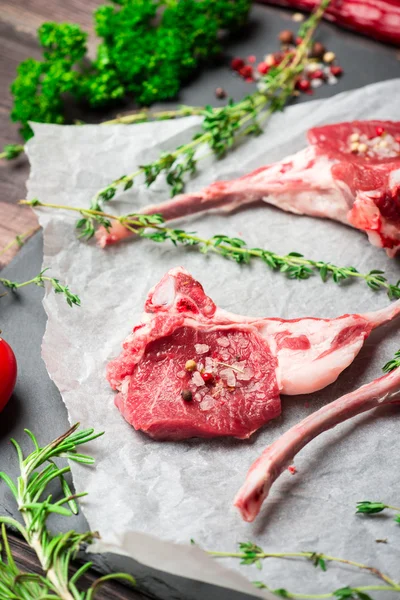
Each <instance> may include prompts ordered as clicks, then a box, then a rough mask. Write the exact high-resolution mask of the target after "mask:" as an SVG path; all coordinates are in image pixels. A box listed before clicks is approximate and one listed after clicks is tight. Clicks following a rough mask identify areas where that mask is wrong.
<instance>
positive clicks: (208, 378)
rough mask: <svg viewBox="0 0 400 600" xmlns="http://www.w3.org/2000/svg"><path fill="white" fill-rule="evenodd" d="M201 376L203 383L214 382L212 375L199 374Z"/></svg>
mask: <svg viewBox="0 0 400 600" xmlns="http://www.w3.org/2000/svg"><path fill="white" fill-rule="evenodd" d="M201 376H202V378H203V381H204V382H205V383H210V382H211V381H213V380H214V376H213V374H212V373H201Z"/></svg>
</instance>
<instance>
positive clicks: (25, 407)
mask: <svg viewBox="0 0 400 600" xmlns="http://www.w3.org/2000/svg"><path fill="white" fill-rule="evenodd" d="M282 29H292V30H293V31H295V30H296V24H295V23H293V21H292V20H291V13H290V12H289V11H285V10H279V9H274V8H269V7H262V6H255V7H254V8H253V10H252V18H251V21H250V24H249V25H248V27H247V28H246V31H243V32H242V33H241V34H240V35H238V36H236V38H235V40H230V41H229V42H228V44H227V46H226V48H227V50H226V56H225V58H224V59H221V61H220V62H219V63H218V64H215V65H213V66H212V67H210V68H208V69H207V70H203V71H202V72H200V73H199V74H198V77H197V78H196V79H195V80H194V81H193V82H192V83H191V84H190V85H189V86H187V87H186V88H185V89H184V90H183V91H182V94H181V97H180V98H179V101H180V102H181V103H185V104H196V105H201V104H206V103H211V104H218V103H219V104H220V105H222V102H218V101H217V100H216V99H215V95H214V90H215V88H217V87H223V88H224V89H225V90H226V92H227V94H228V95H229V96H230V97H233V98H234V99H235V100H238V99H240V98H241V97H243V96H244V95H245V94H247V93H249V92H251V91H252V89H253V86H251V85H249V84H246V83H245V82H244V81H242V80H241V79H240V78H238V77H236V76H235V75H234V74H232V73H231V72H230V71H229V70H228V69H227V63H229V61H230V59H231V58H232V56H241V57H246V56H248V55H250V54H254V55H256V56H257V60H258V61H260V60H262V58H263V56H264V55H265V54H267V53H268V52H273V51H275V50H276V49H277V43H276V36H277V33H278V32H279V31H280V30H282ZM318 37H319V39H320V40H321V41H323V43H324V44H325V45H326V47H327V48H329V49H332V50H334V51H335V52H336V54H337V57H338V62H339V64H341V65H342V66H343V67H344V70H345V75H344V76H343V78H341V79H340V80H339V83H338V84H337V85H335V86H328V85H325V86H323V87H322V88H319V89H318V90H317V93H316V94H315V96H314V97H316V98H324V97H329V96H331V95H333V94H336V93H338V92H340V91H343V90H350V89H354V88H357V87H360V86H363V85H367V84H369V83H374V82H376V81H382V80H385V79H390V78H394V77H399V76H400V62H399V58H398V57H396V49H395V48H392V47H388V46H384V45H383V44H379V43H377V42H374V41H372V40H368V39H366V38H363V37H361V36H358V35H356V34H352V33H348V32H343V31H341V30H339V29H337V28H335V27H334V26H332V25H327V24H323V25H322V26H321V28H320V33H319V36H318ZM309 98H310V97H309V96H302V97H301V98H300V101H301V102H303V101H307V100H308V99H309ZM394 101H395V99H394ZM164 106H165V104H164ZM250 148H251V146H250ZM41 262H42V235H41V234H40V233H39V234H37V235H36V236H35V237H34V238H33V239H32V240H30V241H29V242H28V243H27V244H26V245H25V246H24V248H22V250H21V251H20V253H19V254H18V256H17V257H16V258H15V259H14V261H13V262H12V263H11V265H9V266H8V267H7V268H6V269H4V270H3V272H2V276H3V277H7V278H9V279H13V280H17V281H24V280H27V279H29V278H31V277H32V276H34V275H36V274H37V273H38V272H39V271H40V268H41ZM42 296H43V290H41V289H40V288H38V287H34V286H30V287H29V288H26V289H24V290H21V291H20V292H19V293H18V294H13V293H8V294H7V296H5V297H3V298H1V299H0V324H1V329H2V332H3V334H2V335H3V336H4V338H5V339H6V340H7V341H8V342H9V343H10V344H11V346H12V347H13V349H14V351H15V354H16V356H17V360H18V368H19V374H18V381H17V386H16V389H15V393H14V396H13V398H12V400H11V401H10V403H9V405H8V406H7V407H6V409H5V410H4V412H3V413H2V415H1V419H0V456H1V466H2V469H3V470H4V471H6V472H7V473H9V475H11V477H13V478H15V477H16V476H17V474H18V473H17V469H16V461H15V454H14V451H13V448H12V447H11V445H10V443H9V439H10V437H15V438H16V439H17V440H19V441H23V440H24V433H23V429H24V427H28V428H30V429H32V430H33V431H34V432H35V434H36V435H37V436H38V437H39V440H40V442H41V443H46V442H48V441H49V440H50V439H53V438H54V437H56V436H57V435H59V434H60V433H62V432H64V431H65V430H66V429H67V428H68V419H67V412H66V409H65V406H64V404H63V402H62V400H61V398H60V394H59V392H58V390H57V388H56V387H55V385H54V384H53V383H52V381H51V380H50V378H49V376H48V374H47V372H46V369H45V366H44V363H43V361H42V359H41V356H40V347H41V341H42V337H43V334H44V330H45V326H46V316H45V313H44V310H43V308H42V304H41V299H42ZM74 310H76V309H74ZM60 351H61V352H62V349H60ZM23 447H24V449H26V450H28V448H29V444H28V440H27V439H26V438H25V441H24V443H23ZM0 510H1V512H2V513H3V514H10V515H13V516H18V511H17V509H16V506H15V503H14V502H13V498H12V497H11V495H10V494H9V493H8V492H7V491H6V489H5V486H4V485H2V486H0ZM72 526H73V527H75V528H76V529H81V530H83V529H87V523H86V521H85V519H84V517H83V515H82V514H81V515H78V516H77V517H76V518H74V520H73V521H72V520H70V519H68V520H66V519H60V520H55V522H54V527H55V528H57V529H60V530H64V529H65V528H66V527H68V528H70V527H72ZM94 560H95V563H96V564H97V566H98V567H99V568H101V569H102V570H126V571H130V572H132V573H133V574H134V575H135V576H136V577H137V579H138V582H139V585H140V587H141V589H143V591H144V592H145V593H148V594H150V595H151V596H152V597H154V598H157V599H158V600H183V599H185V600H203V599H204V598H207V600H228V599H229V600H246V599H248V600H250V598H251V597H250V596H247V595H244V594H239V593H235V592H232V591H230V590H229V591H228V590H227V591H224V590H223V589H222V588H218V587H213V586H210V585H207V584H203V583H200V582H194V581H189V580H187V579H184V578H180V577H176V576H172V575H168V574H166V573H163V572H160V571H155V570H151V569H148V568H146V567H143V566H142V565H140V564H139V563H136V562H135V561H132V560H130V559H128V558H126V557H117V556H115V555H105V556H103V557H95V559H94Z"/></svg>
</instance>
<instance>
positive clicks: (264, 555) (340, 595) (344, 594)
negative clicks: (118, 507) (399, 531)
mask: <svg viewBox="0 0 400 600" xmlns="http://www.w3.org/2000/svg"><path fill="white" fill-rule="evenodd" d="M192 543H194V542H193V541H192ZM207 554H209V555H210V556H213V557H215V558H237V559H239V560H240V564H242V565H255V566H256V567H257V568H258V569H261V568H262V561H264V560H266V559H268V558H278V559H293V558H294V559H305V560H308V561H309V562H311V563H312V564H313V565H314V567H316V568H320V569H321V570H322V571H324V572H325V571H327V567H328V564H329V563H337V564H344V565H349V566H351V567H355V568H357V569H360V570H362V571H367V572H369V573H370V574H371V575H374V576H375V577H378V578H379V579H380V580H381V581H383V582H384V583H385V584H386V585H368V586H360V587H358V586H357V587H349V586H346V587H342V588H340V589H338V590H335V591H333V592H331V593H327V594H298V593H291V592H288V591H287V590H286V589H285V588H279V589H271V588H269V587H268V586H267V585H266V584H265V583H263V582H261V581H254V582H253V584H254V585H255V586H256V587H257V588H260V589H268V590H269V591H271V592H272V593H274V594H276V595H277V596H281V597H283V598H305V599H307V598H309V599H310V600H314V599H315V600H318V599H319V598H321V599H323V598H337V599H339V600H345V599H347V600H350V599H354V600H370V596H369V595H368V594H367V592H369V591H374V590H376V591H378V590H379V591H388V592H389V591H390V592H398V593H400V583H397V582H396V581H394V579H392V578H391V577H389V575H387V574H385V573H383V572H382V571H380V570H379V569H377V568H375V567H371V566H370V565H366V564H363V563H359V562H355V561H353V560H348V559H345V558H339V557H336V556H331V555H330V554H324V553H322V552H313V551H311V552H264V550H263V549H262V548H260V546H257V545H256V544H254V543H253V542H240V543H239V552H216V551H212V550H207Z"/></svg>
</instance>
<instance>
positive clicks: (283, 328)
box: [262, 316, 366, 395]
mask: <svg viewBox="0 0 400 600" xmlns="http://www.w3.org/2000/svg"><path fill="white" fill-rule="evenodd" d="M358 323H363V321H362V320H361V319H359V320H357V321H356V320H355V319H354V317H353V316H349V317H347V318H342V319H333V320H329V321H323V320H316V319H301V320H300V321H296V322H290V321H286V322H285V321H272V320H271V321H266V322H265V325H264V327H263V328H262V335H263V337H265V339H266V340H267V342H268V344H269V346H270V348H271V350H272V352H273V354H274V355H275V356H276V357H277V358H278V380H279V383H280V386H281V392H282V394H288V395H296V394H310V393H312V392H315V391H318V390H320V389H322V388H324V387H326V386H327V385H329V384H330V383H333V382H334V381H336V379H337V378H338V376H339V375H340V373H341V372H342V371H343V370H344V369H345V368H346V367H348V366H349V365H350V364H351V363H352V362H353V360H354V357H355V356H356V355H357V354H358V352H359V351H360V349H361V347H362V345H363V342H364V335H363V334H360V335H358V336H356V337H354V339H353V340H352V341H351V342H350V343H345V344H343V346H341V347H340V348H336V349H333V351H331V352H329V354H327V355H326V356H325V357H323V358H319V357H320V356H321V355H322V354H323V353H324V352H328V351H329V350H330V349H331V347H332V342H333V340H334V339H335V338H336V336H337V335H338V334H339V333H340V332H341V331H343V329H345V328H346V327H350V326H352V325H355V324H358ZM364 323H365V324H366V321H364ZM285 332H287V337H289V338H290V337H293V338H296V337H298V336H301V335H304V336H305V337H306V338H307V339H308V341H309V343H310V348H309V349H306V350H304V349H301V350H300V349H291V348H279V343H277V336H279V334H282V335H284V333H285ZM278 339H279V337H278Z"/></svg>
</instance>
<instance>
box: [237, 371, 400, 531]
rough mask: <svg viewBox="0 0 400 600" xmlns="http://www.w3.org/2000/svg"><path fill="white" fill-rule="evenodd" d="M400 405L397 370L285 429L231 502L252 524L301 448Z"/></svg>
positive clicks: (254, 464) (399, 379)
mask: <svg viewBox="0 0 400 600" xmlns="http://www.w3.org/2000/svg"><path fill="white" fill-rule="evenodd" d="M398 402H400V369H396V370H395V371H392V372H391V373H389V374H388V375H384V376H383V377H381V378H380V379H376V380H375V381H372V382H371V383H368V384H367V385H364V386H362V387H360V388H359V389H357V390H355V391H354V392H351V393H350V394H346V396H342V397H341V398H339V399H338V400H335V401H334V402H331V403H330V404H327V405H326V406H323V407H322V408H321V409H320V410H317V411H316V412H315V413H313V414H312V415H310V416H309V417H307V418H306V419H303V421H300V423H298V424H297V425H295V426H294V427H292V428H291V429H289V431H287V432H286V433H285V434H283V435H282V436H281V437H280V438H279V439H278V440H277V441H276V442H274V443H273V444H272V445H271V446H269V447H268V448H267V449H266V450H264V452H263V453H262V455H261V456H260V457H259V458H258V459H257V460H256V461H255V462H254V463H253V465H252V466H251V467H250V469H249V472H248V474H247V477H246V481H245V482H244V484H243V486H242V487H241V489H240V490H239V492H238V494H237V496H236V498H235V506H237V507H238V509H239V511H240V514H241V515H242V517H243V519H244V520H245V521H254V519H255V518H256V516H257V515H258V513H259V512H260V508H261V505H262V503H263V501H264V500H265V498H266V497H267V496H268V493H269V490H270V489H271V486H272V484H273V483H274V481H275V480H276V479H277V478H278V477H279V475H280V474H281V473H282V471H283V470H284V469H285V467H286V466H288V465H290V464H291V462H292V460H293V458H294V457H295V456H296V454H297V453H298V452H300V450H301V449H302V448H304V446H306V445H307V444H308V443H309V442H310V441H311V440H313V439H314V438H315V437H317V435H319V434H320V433H323V432H324V431H327V430H328V429H331V428H332V427H335V425H338V424H339V423H342V422H343V421H346V420H347V419H350V418H351V417H354V416H355V415H358V414H361V413H363V412H365V411H367V410H371V409H372V408H376V407H378V406H382V405H384V404H391V403H398Z"/></svg>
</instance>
